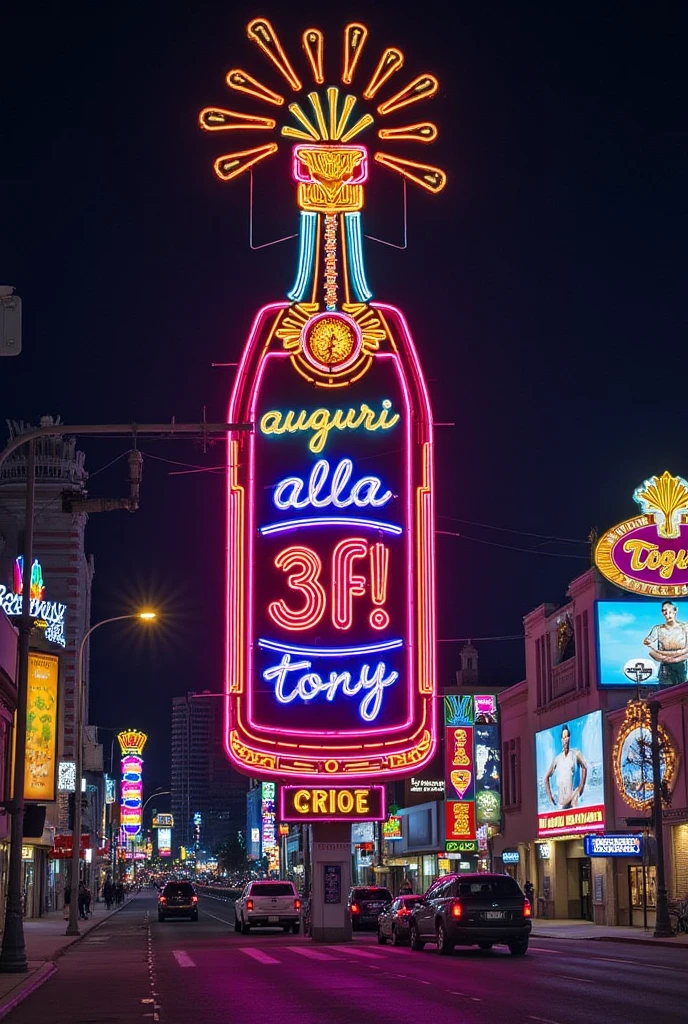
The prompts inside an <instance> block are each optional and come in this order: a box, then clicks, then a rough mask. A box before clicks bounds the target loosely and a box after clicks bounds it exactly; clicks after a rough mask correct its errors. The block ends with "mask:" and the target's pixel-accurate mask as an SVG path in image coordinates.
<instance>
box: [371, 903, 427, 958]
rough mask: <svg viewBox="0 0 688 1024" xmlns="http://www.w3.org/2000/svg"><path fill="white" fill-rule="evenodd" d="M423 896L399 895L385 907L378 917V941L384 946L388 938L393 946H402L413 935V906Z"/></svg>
mask: <svg viewBox="0 0 688 1024" xmlns="http://www.w3.org/2000/svg"><path fill="white" fill-rule="evenodd" d="M422 899H423V897H422V896H397V898H396V899H395V901H394V903H390V904H389V906H387V907H385V909H384V910H383V911H382V913H381V914H380V916H379V917H378V919H377V941H378V942H379V943H380V945H381V946H384V944H385V942H387V940H388V939H391V940H392V945H393V946H401V945H404V944H405V943H407V942H408V941H409V937H410V935H411V930H410V925H411V908H412V907H413V905H414V903H417V902H418V900H422Z"/></svg>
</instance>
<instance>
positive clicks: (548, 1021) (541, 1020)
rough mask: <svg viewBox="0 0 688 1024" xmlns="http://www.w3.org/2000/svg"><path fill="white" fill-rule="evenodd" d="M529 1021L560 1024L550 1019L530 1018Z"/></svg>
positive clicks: (542, 1023)
mask: <svg viewBox="0 0 688 1024" xmlns="http://www.w3.org/2000/svg"><path fill="white" fill-rule="evenodd" d="M528 1020H539V1021H540V1022H541V1024H559V1021H558V1020H550V1019H549V1017H529V1018H528Z"/></svg>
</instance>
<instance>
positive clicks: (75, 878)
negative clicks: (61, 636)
mask: <svg viewBox="0 0 688 1024" xmlns="http://www.w3.org/2000/svg"><path fill="white" fill-rule="evenodd" d="M155 617H156V616H155V612H132V613H131V614H129V615H114V616H112V617H111V618H109V619H101V621H100V622H96V623H95V625H93V626H91V628H90V629H87V630H86V632H85V633H84V635H83V637H82V640H81V643H80V644H79V652H78V655H77V677H76V792H75V794H74V827H73V829H72V870H71V876H72V879H71V890H72V892H71V898H70V901H69V922H68V924H67V931H66V933H65V934H67V935H79V934H80V933H79V920H78V917H77V909H78V908H77V903H78V896H79V857H80V853H81V778H82V775H83V752H84V651H85V650H86V644H87V643H88V640H89V638H90V636H91V633H94V632H95V631H96V630H97V629H100V627H101V626H107V625H108V623H110V622H122V621H123V620H124V619H139V620H142V621H144V622H150V621H152V620H153V619H155Z"/></svg>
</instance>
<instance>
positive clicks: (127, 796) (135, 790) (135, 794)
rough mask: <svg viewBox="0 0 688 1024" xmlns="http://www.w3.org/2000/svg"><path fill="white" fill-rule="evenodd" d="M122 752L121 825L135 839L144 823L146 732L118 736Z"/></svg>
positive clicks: (124, 733) (127, 731) (130, 731)
mask: <svg viewBox="0 0 688 1024" xmlns="http://www.w3.org/2000/svg"><path fill="white" fill-rule="evenodd" d="M117 739H118V740H119V745H120V748H121V751H122V761H121V766H120V767H121V776H122V781H121V783H120V811H119V820H120V825H121V826H122V828H123V829H124V832H125V834H126V836H127V837H128V838H129V839H133V838H134V837H135V836H138V835H139V834H140V832H141V825H142V823H143V817H142V814H143V811H142V809H143V758H142V757H141V753H142V752H143V748H144V746H145V745H146V740H147V739H148V737H147V736H146V734H145V733H144V732H138V731H136V730H135V729H128V730H126V731H124V732H121V733H119V735H118V736H117Z"/></svg>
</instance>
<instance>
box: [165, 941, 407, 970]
mask: <svg viewBox="0 0 688 1024" xmlns="http://www.w3.org/2000/svg"><path fill="white" fill-rule="evenodd" d="M230 948H231V951H232V952H234V953H239V954H241V955H242V956H247V957H249V959H251V960H255V961H257V963H259V964H271V965H274V964H281V963H285V962H286V961H287V960H289V954H295V955H296V956H299V957H303V958H304V959H306V960H320V961H323V960H331V961H334V960H348V961H349V962H352V958H353V959H354V960H388V959H391V957H393V956H396V955H397V951H396V950H395V951H392V950H390V951H388V952H387V953H382V952H380V953H373V952H372V950H369V949H358V948H356V947H355V946H348V945H347V946H319V947H317V948H313V947H312V946H306V945H302V946H272V947H271V952H270V953H266V952H265V950H264V949H260V948H259V947H258V946H233V947H230ZM228 951H229V950H228ZM285 954H286V955H285ZM172 955H173V956H174V959H175V960H176V961H177V963H178V965H179V966H180V967H196V966H197V964H196V961H195V960H194V959H193V957H192V956H190V955H189V954H188V953H187V952H185V951H184V950H181V949H175V950H173V951H172Z"/></svg>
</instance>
